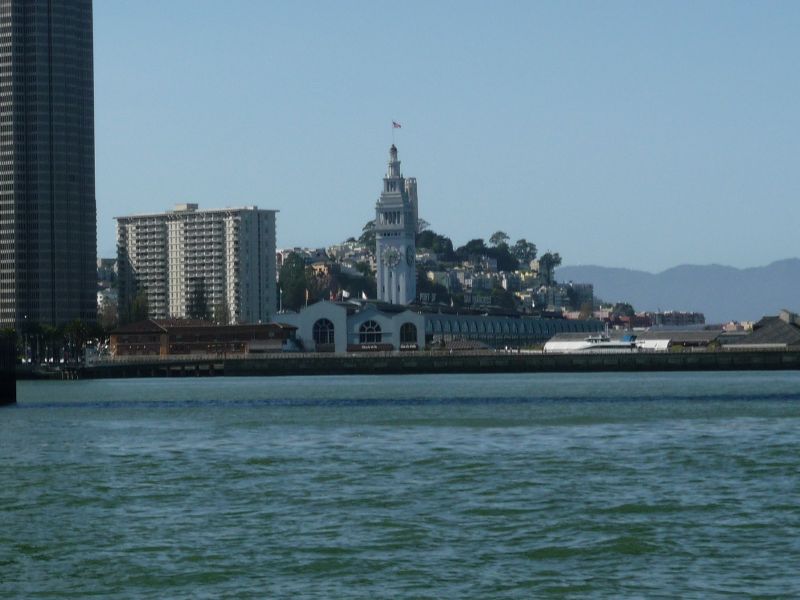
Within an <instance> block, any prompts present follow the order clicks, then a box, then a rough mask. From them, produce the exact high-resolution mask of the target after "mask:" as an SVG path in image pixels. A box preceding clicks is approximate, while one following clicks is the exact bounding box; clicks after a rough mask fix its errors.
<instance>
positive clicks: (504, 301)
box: [492, 286, 517, 310]
mask: <svg viewBox="0 0 800 600" xmlns="http://www.w3.org/2000/svg"><path fill="white" fill-rule="evenodd" d="M492 304H493V305H494V306H499V307H500V308H505V309H507V310H516V308H517V300H516V298H515V296H514V294H512V293H511V292H509V291H508V290H505V289H503V288H502V287H499V286H498V287H495V288H494V289H493V290H492Z"/></svg>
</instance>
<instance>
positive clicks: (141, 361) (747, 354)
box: [21, 351, 800, 379]
mask: <svg viewBox="0 0 800 600" xmlns="http://www.w3.org/2000/svg"><path fill="white" fill-rule="evenodd" d="M740 370H742V371H744V370H748V371H752V370H800V352H798V351H736V352H730V351H708V352H666V353H656V352H649V353H648V352H642V353H610V354H542V353H517V352H502V351H498V352H491V351H481V352H462V353H452V354H451V353H444V352H408V353H405V352H399V353H380V354H378V353H370V354H367V353H360V354H347V355H334V354H323V353H319V354H273V355H267V356H263V357H257V358H241V357H235V358H231V357H223V356H201V357H186V358H180V357H169V358H156V357H139V358H129V359H127V360H114V361H105V362H96V363H93V364H90V365H87V366H79V367H69V368H65V369H62V370H60V371H59V372H58V373H55V372H51V373H49V375H47V374H38V375H37V374H36V373H35V372H31V373H28V374H27V375H26V374H21V376H22V377H26V376H28V377H37V376H49V377H57V378H61V379H106V378H132V377H214V376H258V377H264V376H284V375H348V374H352V375H399V374H415V373H527V372H531V373H536V372H540V373H554V372H573V373H574V372H602V371H609V372H626V371H627V372H636V371H740Z"/></svg>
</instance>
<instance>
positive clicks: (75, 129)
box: [0, 0, 97, 327]
mask: <svg viewBox="0 0 800 600" xmlns="http://www.w3.org/2000/svg"><path fill="white" fill-rule="evenodd" d="M96 221H97V210H96V206H95V192H94V67H93V48H92V1H91V0H0V327H8V326H20V325H23V324H24V323H25V322H38V323H41V324H54V325H57V324H60V323H64V322H67V321H70V320H72V319H77V318H80V319H85V320H94V319H95V318H96V305H97V299H96V280H97V277H96V268H97V267H96V256H97V223H96Z"/></svg>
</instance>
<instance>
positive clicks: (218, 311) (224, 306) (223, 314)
mask: <svg viewBox="0 0 800 600" xmlns="http://www.w3.org/2000/svg"><path fill="white" fill-rule="evenodd" d="M214 322H215V323H218V324H219V325H230V323H231V311H230V309H229V308H228V302H227V301H226V300H222V301H221V302H217V303H216V304H215V305H214Z"/></svg>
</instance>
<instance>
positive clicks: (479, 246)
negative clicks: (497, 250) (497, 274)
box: [456, 238, 489, 260]
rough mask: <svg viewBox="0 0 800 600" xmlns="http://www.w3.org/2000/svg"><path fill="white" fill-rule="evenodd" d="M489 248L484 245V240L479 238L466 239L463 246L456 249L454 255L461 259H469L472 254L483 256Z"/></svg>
mask: <svg viewBox="0 0 800 600" xmlns="http://www.w3.org/2000/svg"><path fill="white" fill-rule="evenodd" d="M487 250H489V248H487V247H486V242H484V241H483V240H482V239H480V238H475V239H474V240H470V241H468V242H467V243H466V244H464V245H463V246H459V247H458V248H457V249H456V256H457V257H458V258H459V259H461V260H469V259H470V258H471V257H473V256H484V255H486V253H487Z"/></svg>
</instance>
